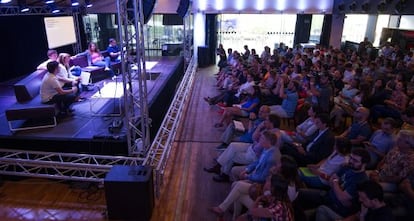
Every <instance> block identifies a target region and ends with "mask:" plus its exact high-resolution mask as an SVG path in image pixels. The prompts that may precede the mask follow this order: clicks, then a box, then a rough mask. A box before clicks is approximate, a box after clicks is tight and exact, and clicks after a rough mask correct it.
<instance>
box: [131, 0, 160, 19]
mask: <svg viewBox="0 0 414 221" xmlns="http://www.w3.org/2000/svg"><path fill="white" fill-rule="evenodd" d="M155 1H156V0H143V1H142V11H143V13H144V24H147V23H148V21H149V20H150V18H151V16H152V11H153V10H154V6H155ZM132 3H133V1H132V0H129V1H128V2H127V8H134V5H133V4H132ZM138 7H139V6H138ZM127 13H128V18H129V19H131V20H133V19H135V15H134V14H133V13H132V12H130V11H128V12H127Z"/></svg>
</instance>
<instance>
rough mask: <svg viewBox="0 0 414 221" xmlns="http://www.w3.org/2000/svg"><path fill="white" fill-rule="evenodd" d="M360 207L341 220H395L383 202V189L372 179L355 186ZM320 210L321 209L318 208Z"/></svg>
mask: <svg viewBox="0 0 414 221" xmlns="http://www.w3.org/2000/svg"><path fill="white" fill-rule="evenodd" d="M357 189H358V196H359V201H360V202H361V209H360V210H359V211H358V212H357V213H356V214H354V215H352V216H349V217H347V218H345V219H343V220H346V221H352V220H366V221H393V220H395V217H394V215H393V214H392V210H391V208H390V207H389V206H387V204H386V203H385V202H384V191H383V190H382V187H381V185H379V184H378V183H377V182H375V181H372V180H367V181H365V182H363V183H360V184H359V185H358V187H357ZM320 211H321V210H320Z"/></svg>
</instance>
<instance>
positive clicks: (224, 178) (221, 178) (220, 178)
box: [213, 173, 230, 183]
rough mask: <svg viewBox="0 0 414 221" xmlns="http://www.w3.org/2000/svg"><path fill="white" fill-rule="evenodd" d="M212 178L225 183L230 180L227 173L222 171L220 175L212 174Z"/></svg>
mask: <svg viewBox="0 0 414 221" xmlns="http://www.w3.org/2000/svg"><path fill="white" fill-rule="evenodd" d="M213 180H214V181H215V182H218V183H227V182H230V178H229V175H227V174H224V173H222V174H220V175H217V176H213Z"/></svg>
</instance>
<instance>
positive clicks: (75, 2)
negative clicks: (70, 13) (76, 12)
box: [71, 0, 79, 6]
mask: <svg viewBox="0 0 414 221" xmlns="http://www.w3.org/2000/svg"><path fill="white" fill-rule="evenodd" d="M71 1H72V6H79V1H78V0H71Z"/></svg>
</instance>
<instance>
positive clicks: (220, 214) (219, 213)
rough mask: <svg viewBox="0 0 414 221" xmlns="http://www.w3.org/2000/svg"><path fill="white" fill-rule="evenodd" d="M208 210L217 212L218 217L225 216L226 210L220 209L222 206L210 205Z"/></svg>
mask: <svg viewBox="0 0 414 221" xmlns="http://www.w3.org/2000/svg"><path fill="white" fill-rule="evenodd" d="M208 210H210V212H212V213H214V214H216V216H218V217H223V216H224V211H223V210H221V209H220V207H218V206H215V207H210V208H208Z"/></svg>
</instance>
